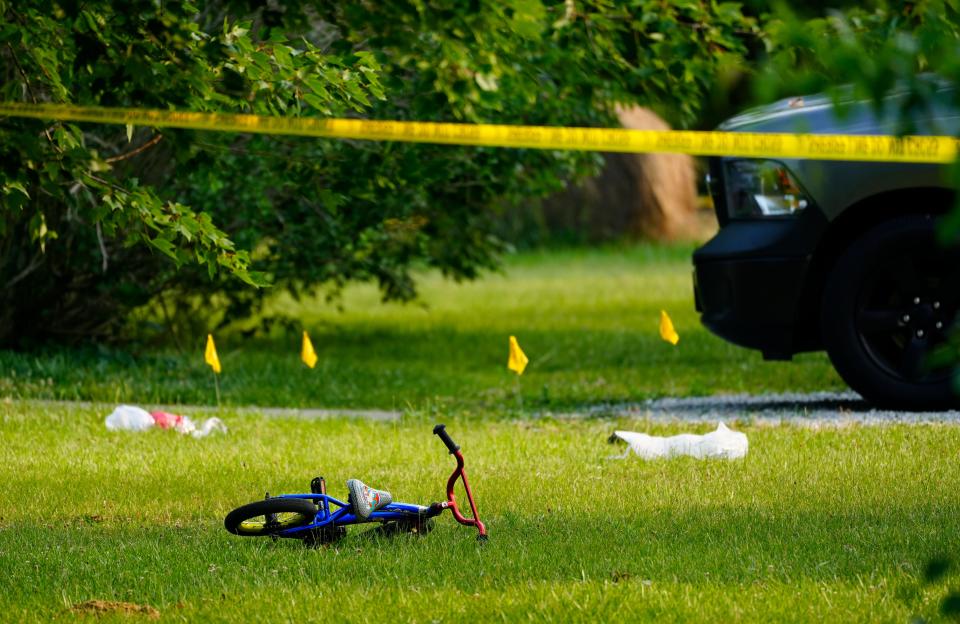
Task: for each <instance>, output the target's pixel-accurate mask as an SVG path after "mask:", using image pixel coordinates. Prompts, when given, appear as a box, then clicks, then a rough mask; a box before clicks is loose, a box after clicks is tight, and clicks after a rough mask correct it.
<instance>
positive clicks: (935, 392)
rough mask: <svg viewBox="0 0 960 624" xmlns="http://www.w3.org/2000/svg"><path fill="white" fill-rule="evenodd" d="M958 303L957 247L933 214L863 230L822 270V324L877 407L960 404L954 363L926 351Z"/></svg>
mask: <svg viewBox="0 0 960 624" xmlns="http://www.w3.org/2000/svg"><path fill="white" fill-rule="evenodd" d="M958 307H960V248H957V247H952V248H950V249H947V248H945V247H943V246H941V245H940V244H939V243H938V242H937V239H936V228H935V222H934V219H933V218H932V217H930V216H920V215H917V216H909V217H901V218H897V219H893V220H890V221H886V222H884V223H882V224H880V225H878V226H876V227H874V228H873V229H871V230H869V231H867V232H866V233H865V234H864V235H863V236H861V237H860V238H858V239H857V240H855V241H854V242H853V244H852V245H851V246H850V247H849V248H848V249H847V250H846V252H845V253H844V254H843V255H841V256H840V258H839V259H838V260H837V262H836V264H835V265H834V267H833V269H832V271H831V272H830V274H829V276H828V277H827V281H826V284H825V286H824V291H823V299H822V300H821V309H820V328H821V332H822V335H823V341H824V344H825V346H826V349H827V353H828V354H829V355H830V360H831V362H833V366H834V368H836V369H837V372H838V373H840V376H841V377H843V379H844V381H846V382H847V383H848V384H849V385H850V387H851V388H853V389H854V390H856V391H857V392H859V393H860V394H861V395H862V396H863V397H864V398H865V399H866V400H867V401H869V402H871V403H873V404H875V405H877V406H878V407H887V408H894V409H905V410H941V409H949V408H952V407H958V406H960V397H958V394H957V393H956V392H955V390H954V384H953V370H954V364H955V363H952V362H949V361H941V360H938V358H936V357H931V356H932V355H933V354H934V351H935V350H936V347H938V346H939V345H942V344H943V343H945V342H946V340H947V338H948V336H949V332H950V329H951V328H952V327H953V325H954V322H955V321H956V319H957V310H958Z"/></svg>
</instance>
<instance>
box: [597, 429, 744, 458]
mask: <svg viewBox="0 0 960 624" xmlns="http://www.w3.org/2000/svg"><path fill="white" fill-rule="evenodd" d="M616 438H619V439H620V440H623V441H624V442H626V443H627V444H628V447H627V450H626V451H624V452H623V455H618V456H616V457H614V458H612V459H623V458H625V457H626V456H627V455H629V454H630V451H633V452H634V453H635V454H636V455H637V456H638V457H640V458H641V459H660V458H665V457H676V456H679V455H689V456H690V457H696V458H698V459H707V458H716V459H740V458H741V457H743V456H745V455H746V454H747V448H748V442H747V436H746V434H744V433H741V432H739V431H733V430H731V429H730V428H728V427H727V426H726V425H725V424H723V423H722V422H721V423H720V424H719V425H718V426H717V429H716V431H711V432H710V433H707V434H704V435H696V434H693V433H682V434H680V435H675V436H669V437H660V436H651V435H648V434H646V433H637V432H635V431H614V432H613V436H611V441H613V439H616Z"/></svg>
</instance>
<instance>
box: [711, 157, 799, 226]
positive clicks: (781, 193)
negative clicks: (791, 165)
mask: <svg viewBox="0 0 960 624" xmlns="http://www.w3.org/2000/svg"><path fill="white" fill-rule="evenodd" d="M727 178H728V180H729V182H728V184H729V186H728V188H729V194H728V197H729V198H730V200H729V201H730V217H731V218H734V219H737V218H743V217H780V216H789V215H792V214H795V213H797V212H800V211H801V210H803V209H804V208H806V207H807V206H809V205H810V203H811V201H810V198H809V197H808V196H807V194H806V193H805V192H804V191H803V189H801V188H800V185H799V184H798V183H797V181H796V180H795V179H794V177H793V175H792V174H791V173H790V170H789V169H787V167H786V166H785V165H784V164H783V163H779V162H777V161H775V160H734V161H730V162H728V163H727Z"/></svg>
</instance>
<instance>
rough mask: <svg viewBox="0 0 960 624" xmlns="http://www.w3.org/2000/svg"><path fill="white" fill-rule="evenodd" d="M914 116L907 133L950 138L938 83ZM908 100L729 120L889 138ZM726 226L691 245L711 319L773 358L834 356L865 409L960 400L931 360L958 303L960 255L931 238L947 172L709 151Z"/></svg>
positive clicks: (799, 101)
mask: <svg viewBox="0 0 960 624" xmlns="http://www.w3.org/2000/svg"><path fill="white" fill-rule="evenodd" d="M938 96H939V97H938V98H936V100H937V101H941V102H942V103H940V104H934V105H933V106H932V107H929V108H928V109H926V112H925V113H924V114H922V115H913V116H911V117H910V118H909V122H910V123H912V124H913V127H912V128H910V129H909V130H910V132H911V133H912V134H917V135H950V136H956V135H957V134H958V131H960V113H958V112H957V110H956V108H955V107H953V106H951V105H950V101H951V100H953V99H954V93H953V92H952V91H950V90H949V89H948V88H946V87H944V88H943V89H941V91H940V92H938ZM905 97H906V95H905V94H892V95H891V96H889V97H888V98H887V99H886V100H885V102H884V103H883V105H882V106H875V105H874V103H868V102H858V101H850V102H847V109H848V110H847V114H846V115H845V116H844V117H843V118H839V117H838V116H837V114H836V113H835V111H834V106H833V103H832V101H831V100H830V99H828V98H827V97H825V96H813V97H804V98H794V99H791V100H784V101H782V102H779V103H776V104H773V105H770V106H767V107H763V108H759V109H756V110H752V111H748V112H746V113H744V114H742V115H740V116H738V117H735V118H733V119H730V120H729V121H727V122H725V123H724V124H723V125H722V126H721V129H722V130H727V131H731V132H806V133H814V134H860V135H876V134H893V133H895V132H896V131H897V130H898V127H897V123H902V122H903V117H902V115H900V114H899V113H898V112H897V111H898V110H899V109H900V108H901V104H902V102H903V98H905ZM709 172H710V173H709V178H708V186H709V188H710V192H711V195H712V196H713V200H714V204H715V206H716V212H717V218H718V219H719V222H720V231H719V232H718V234H717V235H716V236H715V237H714V238H713V239H711V240H710V241H709V242H707V243H706V244H705V245H704V246H703V247H701V248H700V249H698V250H697V251H696V252H695V253H694V257H693V262H694V267H695V268H694V292H695V296H696V305H697V310H698V311H699V312H701V320H702V322H703V324H704V325H705V326H706V327H707V328H709V329H710V330H711V331H712V332H714V333H715V334H717V335H719V336H721V337H722V338H725V339H727V340H729V341H731V342H733V343H735V344H738V345H741V346H744V347H748V348H752V349H758V350H760V351H761V352H762V353H763V355H764V358H766V359H776V360H781V359H790V358H791V357H792V356H793V355H794V354H796V353H800V352H803V351H817V350H826V351H827V353H828V354H829V356H830V359H831V361H832V362H833V365H834V367H835V368H836V369H837V371H838V372H839V373H840V375H841V377H843V379H844V380H845V381H846V382H847V383H848V384H849V385H850V387H852V388H853V389H854V390H856V391H857V392H859V393H860V394H861V395H862V396H863V397H864V398H866V399H867V400H868V401H870V402H871V403H874V404H876V405H878V406H882V407H891V408H899V409H947V408H951V407H957V406H960V399H958V396H960V395H958V393H957V388H956V384H955V383H954V376H953V368H952V366H951V365H950V364H949V363H948V362H943V361H937V357H935V356H934V357H931V355H932V354H934V352H936V351H938V349H937V347H938V346H939V345H941V344H943V343H944V342H945V341H946V340H947V339H948V336H949V331H950V330H951V328H952V327H953V325H954V323H955V321H956V319H957V311H958V308H960V249H958V248H957V246H952V247H947V246H945V245H944V244H943V243H942V242H941V241H940V240H939V239H938V236H937V223H938V220H939V218H940V217H941V216H942V215H944V214H945V213H946V212H948V211H949V210H950V209H951V208H952V207H953V205H954V189H953V186H952V184H951V178H950V170H949V167H941V166H937V165H920V164H902V163H900V164H897V163H877V162H837V161H816V160H790V159H781V160H777V159H768V160H764V159H747V158H733V157H718V158H712V159H710V164H709Z"/></svg>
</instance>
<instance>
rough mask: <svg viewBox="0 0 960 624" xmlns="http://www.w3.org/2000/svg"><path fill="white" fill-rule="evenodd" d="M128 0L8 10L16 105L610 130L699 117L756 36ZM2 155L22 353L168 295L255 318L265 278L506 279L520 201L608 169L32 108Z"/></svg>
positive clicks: (728, 28)
mask: <svg viewBox="0 0 960 624" xmlns="http://www.w3.org/2000/svg"><path fill="white" fill-rule="evenodd" d="M115 4H116V3H110V2H106V1H105V0H94V1H91V2H86V3H76V2H61V3H51V2H32V3H25V4H24V3H16V4H14V3H10V2H3V1H0V15H2V22H0V58H2V62H0V96H2V97H3V98H4V99H6V100H17V101H27V102H45V101H52V102H76V103H80V104H100V105H107V106H138V107H156V108H166V107H173V108H177V109H191V110H201V111H218V110H219V111H244V112H247V111H249V112H256V113H268V114H278V115H322V116H334V115H345V114H362V115H364V116H369V117H374V118H389V119H420V120H458V121H467V122H492V121H496V122H501V123H533V124H557V125H560V124H563V125H606V124H608V123H611V122H612V121H613V115H612V110H613V106H614V105H615V104H616V103H618V102H622V103H645V104H652V105H654V106H655V107H656V108H657V109H658V110H660V111H661V112H664V113H666V114H667V115H668V117H670V118H671V121H673V122H674V123H681V124H683V123H689V122H690V121H691V120H693V119H694V117H695V115H696V113H697V110H698V103H699V102H701V101H703V99H704V94H705V92H706V91H707V90H708V89H710V87H711V85H712V83H713V80H714V76H715V75H716V74H717V72H718V71H719V68H720V67H722V66H726V65H728V64H733V65H735V64H737V63H739V62H740V59H741V56H742V54H743V52H744V50H745V48H744V44H743V37H745V36H748V37H752V36H753V35H754V34H755V25H754V23H753V21H752V20H751V19H750V18H747V17H744V16H743V15H742V13H741V12H740V10H739V8H738V6H737V5H734V4H727V3H720V4H715V3H689V2H681V1H679V0H673V1H670V2H662V1H659V0H657V1H654V0H631V1H630V2H622V3H615V4H614V3H609V2H606V1H605V0H587V1H583V2H571V1H569V0H567V1H565V2H555V1H544V2H541V1H540V0H507V1H503V0H496V1H493V0H489V1H482V0H476V1H474V2H470V3H462V2H455V1H454V0H427V1H425V2H419V3H407V2H401V1H392V2H391V1H388V2H383V3H378V4H377V6H376V8H375V9H373V8H371V6H370V5H369V3H366V2H339V3H323V4H321V5H319V6H316V7H300V8H293V7H290V6H284V7H283V8H279V9H278V8H271V7H275V6H276V5H267V4H265V3H258V2H252V1H251V2H227V1H221V2H212V3H205V4H204V5H203V6H204V8H203V9H202V10H198V9H197V8H195V7H193V6H192V5H190V4H189V3H183V4H181V3H159V4H158V3H154V2H146V1H142V0H134V1H132V2H127V3H123V5H122V7H121V6H119V5H117V6H115ZM0 161H2V163H3V165H2V168H0V196H2V198H3V206H4V210H3V213H2V215H0V254H2V255H0V258H2V264H0V283H2V284H3V285H4V286H5V288H3V289H2V291H0V292H2V294H0V298H2V300H0V308H2V310H3V312H0V343H17V342H21V343H22V342H23V341H24V340H32V339H34V338H40V337H46V336H55V337H59V338H64V337H70V336H89V335H107V334H114V333H115V332H116V331H117V330H118V328H120V327H122V326H123V323H124V319H125V318H126V314H127V312H128V311H129V310H131V309H132V308H134V307H136V306H138V305H142V304H144V303H146V302H148V301H152V302H154V303H155V305H156V306H158V307H164V306H166V307H165V309H166V310H167V311H168V313H169V314H170V315H175V314H176V312H177V310H180V311H183V310H208V309H211V306H209V305H206V302H208V301H210V300H211V299H212V300H215V301H217V302H218V303H221V302H225V303H226V304H228V307H227V312H226V314H225V316H224V319H226V320H230V319H235V318H240V317H243V316H245V315H247V314H249V313H250V312H252V311H253V310H255V309H256V307H257V306H258V305H259V304H260V303H261V302H262V300H263V297H264V293H265V292H266V291H265V289H262V288H259V289H258V288H256V287H255V286H260V285H264V284H273V285H274V286H275V287H279V288H285V289H288V290H289V291H291V292H292V293H294V294H295V295H301V294H305V293H311V292H313V291H315V290H317V289H318V288H328V289H330V290H331V292H333V293H335V292H336V290H337V289H338V288H339V287H340V286H342V285H343V284H344V283H345V282H346V281H347V280H376V281H377V282H379V284H380V285H381V287H382V290H383V293H384V296H385V297H386V298H391V299H409V298H411V297H413V296H414V295H415V287H414V283H413V280H412V278H411V274H410V270H411V267H413V266H416V265H419V264H426V265H428V266H433V267H437V268H439V269H441V270H442V271H444V272H445V273H446V274H447V275H449V276H451V277H453V278H455V279H469V278H472V277H474V276H476V275H477V273H478V271H480V270H482V269H484V268H489V267H493V266H495V264H496V259H497V256H498V254H499V253H500V252H501V251H503V249H504V248H505V245H506V244H505V242H504V241H503V240H501V239H500V238H498V237H497V236H496V235H495V232H496V224H497V221H498V219H499V215H500V214H501V212H502V211H503V210H504V209H507V208H508V207H509V206H510V205H512V204H513V203H515V202H516V201H518V200H519V199H522V198H529V197H537V196H542V195H545V194H547V193H550V192H552V191H555V190H556V189H558V188H560V187H561V186H562V184H563V183H564V181H566V180H567V179H570V178H573V177H577V176H580V175H583V174H585V173H589V172H592V171H594V170H595V169H596V167H597V165H598V158H597V157H596V156H595V155H591V154H576V153H561V152H538V151H532V150H497V149H479V148H456V147H442V146H431V145H403V144H387V143H363V142H336V141H318V140H307V139H292V138H281V137H266V136H237V135H226V134H214V133H198V132H187V131H171V130H164V131H163V132H160V131H157V130H155V129H150V128H127V129H124V128H117V127H113V128H111V127H103V126H94V125H83V126H82V127H81V126H79V125H77V124H65V123H48V124H42V123H39V122H35V121H29V120H19V119H5V120H3V121H2V122H0ZM218 307H221V308H222V306H218ZM203 320H204V322H207V321H209V319H208V318H204V319H203Z"/></svg>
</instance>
